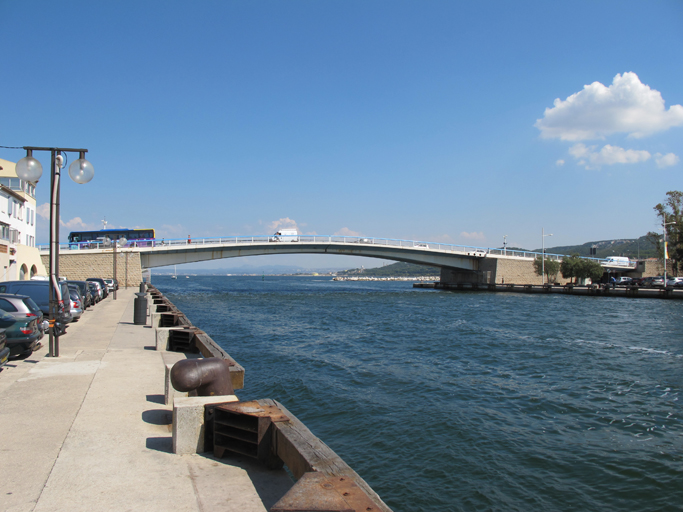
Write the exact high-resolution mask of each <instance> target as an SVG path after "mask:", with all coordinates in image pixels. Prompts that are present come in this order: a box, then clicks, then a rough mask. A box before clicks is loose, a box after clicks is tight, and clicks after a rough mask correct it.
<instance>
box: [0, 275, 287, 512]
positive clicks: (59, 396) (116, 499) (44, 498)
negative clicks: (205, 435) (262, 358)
mask: <svg viewBox="0 0 683 512" xmlns="http://www.w3.org/2000/svg"><path fill="white" fill-rule="evenodd" d="M136 291H138V289H137V288H128V289H120V290H119V291H118V293H117V295H118V296H117V300H116V301H115V300H113V298H112V297H111V296H110V297H109V298H107V299H106V300H105V301H103V302H101V303H100V304H99V305H97V306H95V307H94V308H91V309H89V310H88V311H86V312H85V313H84V315H83V317H82V318H81V320H79V321H78V322H77V323H74V324H71V325H70V326H69V328H68V331H67V334H66V336H63V337H61V338H60V357H58V358H50V357H47V348H46V346H47V337H45V338H44V339H43V347H42V348H41V349H39V350H38V351H36V352H34V353H33V355H32V356H30V357H28V358H26V359H25V360H13V361H10V363H9V364H8V365H7V366H6V367H4V369H3V370H2V371H1V372H0V432H2V436H1V439H0V481H2V482H3V490H2V499H0V511H8V512H9V511H11V512H15V511H16V512H19V511H60V510H68V511H81V510H82V511H99V510H105V511H108V510H112V511H119V510H145V511H157V510H159V511H162V510H164V511H167V510H174V511H176V510H177V511H206V510H216V511H238V510H239V511H245V512H250V511H252V510H253V511H265V510H268V509H269V508H270V507H271V506H272V505H273V504H274V503H275V502H276V501H277V500H278V499H279V498H280V497H281V496H283V495H284V494H285V493H286V492H287V491H288V490H289V488H291V486H292V481H291V479H290V478H289V476H288V475H287V474H286V473H285V472H284V471H272V470H266V469H264V468H262V467H260V466H259V465H258V464H257V463H255V462H253V461H251V460H250V459H246V458H238V457H230V458H223V459H220V460H218V459H215V458H214V457H213V456H211V455H210V454H195V455H182V456H179V455H175V454H173V453H172V433H171V418H172V404H169V405H166V404H165V403H164V402H165V396H164V393H165V389H164V381H165V372H166V367H167V366H166V365H167V364H172V363H173V362H175V361H177V360H178V359H181V358H184V357H185V356H184V355H183V354H179V353H174V352H166V351H156V350H155V349H156V339H155V332H154V330H153V329H152V328H150V326H140V325H133V299H134V298H135V292H136Z"/></svg>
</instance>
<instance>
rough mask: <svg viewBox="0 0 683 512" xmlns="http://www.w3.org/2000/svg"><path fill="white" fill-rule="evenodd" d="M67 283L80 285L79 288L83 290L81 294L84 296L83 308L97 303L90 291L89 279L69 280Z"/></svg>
mask: <svg viewBox="0 0 683 512" xmlns="http://www.w3.org/2000/svg"><path fill="white" fill-rule="evenodd" d="M66 283H67V284H68V285H69V286H70V285H72V284H75V285H77V286H78V289H79V290H80V291H81V295H82V296H83V309H87V308H89V307H90V306H92V305H94V304H95V301H94V300H93V298H92V293H91V291H90V285H89V284H88V282H87V281H67V282H66Z"/></svg>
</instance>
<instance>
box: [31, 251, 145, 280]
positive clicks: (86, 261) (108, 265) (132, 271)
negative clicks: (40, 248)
mask: <svg viewBox="0 0 683 512" xmlns="http://www.w3.org/2000/svg"><path fill="white" fill-rule="evenodd" d="M40 257H41V259H42V261H43V264H44V265H45V268H46V269H49V268H50V256H49V255H47V254H41V256H40ZM116 267H117V268H116V279H117V280H118V282H119V286H120V287H127V286H139V284H140V282H142V265H141V264H140V253H138V252H118V253H117V254H116ZM48 272H49V270H48ZM59 275H60V277H66V278H67V279H70V280H74V281H83V280H85V279H87V278H88V277H101V278H103V279H111V278H113V277H114V254H113V253H112V252H109V253H86V252H75V251H74V252H61V253H60V254H59Z"/></svg>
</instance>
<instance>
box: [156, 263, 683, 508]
mask: <svg viewBox="0 0 683 512" xmlns="http://www.w3.org/2000/svg"><path fill="white" fill-rule="evenodd" d="M153 282H154V284H155V285H156V286H157V287H158V288H159V290H160V291H162V292H163V293H165V294H166V295H167V296H168V298H169V299H170V300H171V301H172V302H173V303H175V304H176V305H177V306H178V307H179V308H180V309H181V310H182V311H183V312H185V313H186V314H187V315H188V317H189V318H190V320H191V321H192V322H193V323H194V324H195V325H196V326H198V327H200V328H201V329H203V330H205V331H206V332H207V333H208V334H209V335H210V336H211V337H212V338H213V339H214V340H215V341H216V342H218V343H219V344H220V345H221V346H223V347H224V348H225V349H226V351H227V352H228V353H229V354H230V355H231V356H232V357H234V358H235V359H236V360H237V361H238V362H239V363H240V364H242V365H243V366H244V367H245V369H246V374H245V389H244V390H242V391H240V392H238V395H239V397H240V399H242V400H250V399H257V398H273V399H275V400H278V401H279V402H281V403H283V404H284V405H285V406H286V407H287V408H288V409H289V410H291V411H292V412H293V413H294V414H296V415H297V417H298V418H299V419H301V420H302V421H303V422H304V423H305V424H306V425H307V426H308V427H309V428H310V429H311V430H312V431H313V433H314V434H316V435H317V436H318V437H320V438H321V439H322V440H323V441H324V442H325V443H327V444H328V445H329V446H330V447H331V448H332V449H333V450H334V451H336V452H337V453H338V454H339V455H340V456H341V457H342V458H343V459H344V460H345V461H346V462H347V463H348V464H349V465H350V466H351V467H353V468H354V469H355V470H356V471H357V472H358V473H359V474H360V475H361V476H362V477H363V478H364V479H365V480H366V481H367V482H368V483H369V484H370V485H371V486H372V487H373V489H375V491H377V493H378V494H379V495H380V496H382V498H383V499H384V500H385V501H386V503H387V504H388V505H389V506H390V507H391V508H393V509H394V510H395V511H397V512H398V511H411V512H415V511H455V510H463V511H471V510H477V511H483V510H501V511H502V510H506V511H515V510H518V511H525V512H526V511H531V510H539V511H540V510H542V511H577V510H581V511H592V510H595V511H598V510H599V511H605V510H629V511H646V510H648V511H649V510H651V511H664V510H682V507H683V422H682V421H681V417H682V415H683V411H682V410H681V402H682V401H683V399H682V398H681V396H682V393H681V390H682V388H683V371H682V367H683V322H682V320H681V319H682V313H683V301H664V300H646V299H621V298H601V297H566V296H561V295H550V296H542V295H524V294H508V293H500V294H496V293H486V292H446V291H438V290H425V289H413V288H412V286H411V284H410V283H404V282H334V281H332V280H331V279H330V278H327V277H269V276H265V277H260V276H259V277H229V276H223V277H215V276H211V277H200V276H192V277H190V278H189V279H186V278H185V277H184V276H179V278H178V279H177V280H172V279H171V278H170V277H165V276H155V277H154V278H153Z"/></svg>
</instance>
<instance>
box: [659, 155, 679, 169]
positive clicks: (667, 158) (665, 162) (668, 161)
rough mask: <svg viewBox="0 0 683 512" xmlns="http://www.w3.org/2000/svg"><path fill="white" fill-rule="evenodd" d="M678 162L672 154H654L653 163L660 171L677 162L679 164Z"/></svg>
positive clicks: (676, 157)
mask: <svg viewBox="0 0 683 512" xmlns="http://www.w3.org/2000/svg"><path fill="white" fill-rule="evenodd" d="M680 160H681V159H680V158H678V156H677V155H674V154H673V153H667V154H666V155H662V154H661V153H656V154H655V162H656V163H657V167H659V168H660V169H664V168H665V167H671V166H672V165H676V164H677V163H678V162H680Z"/></svg>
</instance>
